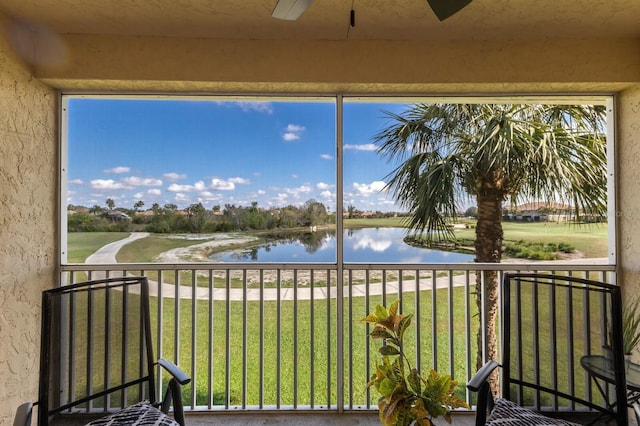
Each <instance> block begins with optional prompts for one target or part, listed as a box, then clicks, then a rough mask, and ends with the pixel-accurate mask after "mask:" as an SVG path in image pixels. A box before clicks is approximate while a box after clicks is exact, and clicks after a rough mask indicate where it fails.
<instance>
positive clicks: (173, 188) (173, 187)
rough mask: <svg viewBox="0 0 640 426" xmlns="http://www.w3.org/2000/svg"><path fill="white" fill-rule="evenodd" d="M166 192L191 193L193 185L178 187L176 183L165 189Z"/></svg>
mask: <svg viewBox="0 0 640 426" xmlns="http://www.w3.org/2000/svg"><path fill="white" fill-rule="evenodd" d="M167 191H171V192H191V191H193V185H178V184H177V183H172V184H171V185H169V187H168V188H167Z"/></svg>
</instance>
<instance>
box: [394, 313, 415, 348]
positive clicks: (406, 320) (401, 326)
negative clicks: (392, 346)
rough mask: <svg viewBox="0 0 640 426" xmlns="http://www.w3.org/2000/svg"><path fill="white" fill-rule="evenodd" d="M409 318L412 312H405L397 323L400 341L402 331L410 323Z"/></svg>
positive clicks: (411, 316)
mask: <svg viewBox="0 0 640 426" xmlns="http://www.w3.org/2000/svg"><path fill="white" fill-rule="evenodd" d="M411 318H413V314H407V315H405V316H404V317H403V318H402V319H401V320H400V324H398V339H400V341H402V337H403V335H404V331H405V330H406V329H407V327H409V326H410V325H411Z"/></svg>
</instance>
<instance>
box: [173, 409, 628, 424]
mask: <svg viewBox="0 0 640 426" xmlns="http://www.w3.org/2000/svg"><path fill="white" fill-rule="evenodd" d="M631 415H632V414H631ZM185 420H186V423H187V426H204V425H213V424H224V425H225V426H271V425H282V426H294V425H296V426H298V425H304V426H326V425H331V426H360V425H367V426H373V425H380V421H379V420H378V413H377V412H357V411H356V412H349V413H344V414H337V413H326V412H322V413H301V412H295V413H294V412H291V413H282V412H280V413H260V414H259V413H256V414H250V413H247V412H238V413H226V412H225V413H210V414H188V415H187V417H186V419H185ZM591 420H593V418H592V417H589V418H585V419H582V421H580V423H582V424H587V423H589V422H590V421H591ZM435 423H436V424H437V425H438V426H440V425H442V426H446V425H447V424H448V423H447V422H446V421H445V420H444V419H435ZM474 424H475V416H474V413H453V422H452V423H451V425H452V426H474ZM593 425H594V426H605V425H606V426H612V425H613V423H611V422H609V423H607V422H605V421H602V422H597V423H594V424H593ZM532 426H533V425H532ZM629 426H638V425H637V423H636V422H635V419H634V418H633V417H630V422H629Z"/></svg>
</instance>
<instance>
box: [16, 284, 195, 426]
mask: <svg viewBox="0 0 640 426" xmlns="http://www.w3.org/2000/svg"><path fill="white" fill-rule="evenodd" d="M151 330H152V328H151V321H150V300H149V284H148V281H147V278H146V277H124V278H109V279H103V280H95V281H87V282H83V283H78V284H73V285H68V286H63V287H60V288H56V289H52V290H48V291H45V292H43V294H42V340H41V346H40V385H39V391H38V401H37V402H36V403H25V404H22V405H21V406H20V407H19V408H18V410H17V413H16V417H15V421H14V426H23V425H30V424H31V414H32V411H33V410H32V409H33V408H34V406H35V408H37V412H38V423H37V424H38V425H39V426H44V425H48V424H52V423H53V422H54V421H55V420H57V419H63V420H65V421H66V422H69V421H75V420H77V419H78V418H81V419H83V423H85V422H86V421H92V420H93V421H92V422H91V423H90V424H92V425H102V424H110V425H111V424H114V425H117V424H123V425H124V424H133V423H135V424H139V423H136V421H139V420H136V419H140V418H143V419H144V421H142V423H140V424H157V425H172V424H173V425H175V424H179V425H184V413H183V406H182V396H181V385H185V384H187V383H189V382H190V381H191V379H190V378H189V377H188V376H187V375H186V374H185V373H184V372H182V371H181V370H180V369H179V368H178V367H177V366H175V365H174V364H173V363H171V362H170V361H167V360H164V359H160V360H156V359H155V358H154V357H153V346H152V338H151V337H152V336H151V335H152V331H151ZM159 367H162V368H159ZM161 370H165V371H166V372H168V373H169V374H164V373H162V371H161ZM165 376H166V377H165ZM161 380H164V381H165V383H166V391H165V393H164V397H163V399H162V400H161V401H159V400H158V399H157V398H156V394H157V392H158V390H159V389H157V388H156V384H157V383H158V382H159V381H161ZM171 405H173V417H171V416H168V415H167V414H168V413H169V410H170V406H171ZM85 420H86V421H85Z"/></svg>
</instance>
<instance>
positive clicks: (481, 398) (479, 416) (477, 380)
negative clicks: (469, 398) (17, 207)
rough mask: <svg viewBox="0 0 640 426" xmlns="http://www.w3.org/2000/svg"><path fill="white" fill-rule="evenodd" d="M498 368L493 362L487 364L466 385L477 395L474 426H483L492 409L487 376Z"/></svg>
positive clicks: (491, 395)
mask: <svg viewBox="0 0 640 426" xmlns="http://www.w3.org/2000/svg"><path fill="white" fill-rule="evenodd" d="M499 366H500V364H498V363H497V362H495V361H489V362H487V363H486V364H485V365H483V366H482V368H480V370H478V372H477V373H476V374H475V375H474V376H473V377H472V378H471V380H469V383H467V388H468V389H469V390H470V391H472V392H477V393H478V402H477V405H476V423H475V424H476V426H483V425H484V424H485V422H486V420H487V413H490V412H491V410H492V409H493V394H492V393H491V386H490V385H489V376H491V373H493V371H494V370H495V369H496V368H498V367H499Z"/></svg>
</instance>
